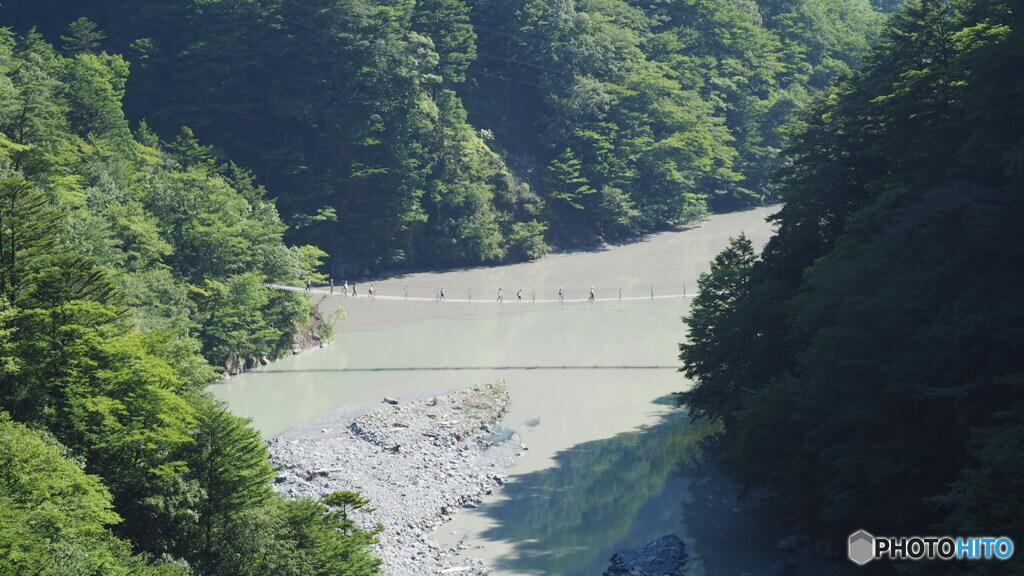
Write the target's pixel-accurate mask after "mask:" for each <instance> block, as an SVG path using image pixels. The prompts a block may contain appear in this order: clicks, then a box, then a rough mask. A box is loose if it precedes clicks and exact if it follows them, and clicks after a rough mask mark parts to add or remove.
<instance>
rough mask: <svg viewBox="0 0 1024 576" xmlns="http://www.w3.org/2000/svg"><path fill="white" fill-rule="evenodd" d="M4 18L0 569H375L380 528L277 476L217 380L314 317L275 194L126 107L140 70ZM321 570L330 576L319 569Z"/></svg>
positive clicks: (351, 500)
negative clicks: (296, 289)
mask: <svg viewBox="0 0 1024 576" xmlns="http://www.w3.org/2000/svg"><path fill="white" fill-rule="evenodd" d="M77 40H78V41H80V43H79V44H78V45H75V44H74V43H73V42H71V43H69V44H71V45H70V46H69V49H68V50H67V51H66V54H65V55H61V54H60V53H58V52H57V51H56V50H55V49H54V48H53V47H52V46H51V45H49V44H47V43H46V42H45V41H43V39H42V38H41V37H40V36H39V35H38V34H34V33H32V34H27V35H24V36H18V35H15V34H13V33H11V32H10V31H9V30H7V29H5V30H3V31H2V32H0V574H47V575H49V574H52V575H65V574H90V575H91V574H104V575H122V574H152V575H157V574H159V575H166V576H170V575H182V576H184V575H185V574H197V575H198V574H209V575H211V576H212V575H214V574H218V575H219V574H274V575H284V574H293V575H296V576H298V575H303V576H305V575H308V574H310V573H328V572H329V573H346V574H375V573H377V572H378V568H377V567H378V566H379V561H378V560H377V559H375V558H374V557H373V556H372V555H371V554H370V552H369V547H368V544H369V542H370V541H371V540H372V539H373V534H372V533H369V532H366V531H362V530H358V529H356V528H355V526H354V524H352V522H351V521H350V520H349V519H348V517H347V516H346V511H348V512H351V511H352V506H354V505H355V504H359V502H360V501H359V500H358V498H355V497H354V496H353V495H348V496H345V495H341V496H337V497H336V498H338V499H340V500H335V501H334V502H335V504H338V503H343V502H344V503H347V504H348V505H349V507H347V508H345V507H343V508H341V509H340V510H336V511H329V510H328V509H327V507H326V506H324V505H322V504H320V503H317V502H311V501H291V500H287V501H286V500H285V499H283V498H282V497H279V496H276V495H275V494H274V492H273V491H272V490H271V488H270V481H271V479H272V477H273V469H272V467H271V466H270V463H269V462H268V460H267V451H266V447H265V446H264V444H263V442H262V439H261V438H260V436H259V434H258V433H257V432H256V431H255V430H253V429H252V428H250V427H249V426H248V425H247V423H246V422H245V421H243V420H241V419H239V418H236V417H234V416H232V415H231V414H229V413H228V412H227V411H226V409H225V408H224V407H223V406H222V405H220V404H219V403H218V402H216V401H214V400H213V399H212V398H211V397H209V396H207V395H206V394H205V392H204V390H205V388H206V386H207V385H208V384H209V383H210V382H211V381H212V380H213V378H214V377H215V376H216V375H217V373H218V372H219V371H218V370H215V369H214V368H213V367H211V365H210V363H208V360H209V362H212V363H213V364H216V365H221V366H223V365H224V364H225V363H228V364H231V363H237V362H238V361H239V360H240V359H246V358H259V357H263V356H270V357H276V356H278V355H280V353H281V352H283V351H285V350H287V349H290V348H291V347H292V343H293V340H294V336H295V333H296V331H297V330H298V329H299V327H300V326H302V325H303V324H305V323H306V322H308V321H309V319H310V314H311V308H312V303H310V302H309V301H308V300H307V299H306V298H305V297H304V296H297V295H294V294H290V293H289V294H285V293H271V292H270V291H268V290H265V289H263V288H262V287H261V286H260V283H261V282H265V281H275V282H283V283H290V284H298V283H299V282H301V281H302V280H303V279H305V278H308V277H310V275H311V274H313V270H314V268H316V267H317V265H318V258H320V257H322V256H323V253H322V252H320V251H319V250H317V249H315V248H312V247H308V246H306V247H289V246H287V245H285V244H284V242H283V241H282V235H283V233H284V230H285V226H284V224H283V223H282V222H281V220H280V218H279V217H278V214H277V211H276V209H275V208H274V205H273V203H271V202H269V201H267V200H265V199H264V198H263V190H262V189H260V188H258V187H255V186H254V185H253V184H252V181H251V178H250V176H249V175H248V174H247V173H246V172H245V171H242V170H240V169H238V168H237V167H236V166H233V165H223V164H220V163H218V162H217V161H215V160H214V158H213V156H212V155H211V153H210V152H209V150H208V149H207V148H204V147H203V146H202V145H200V144H199V142H198V141H196V139H195V138H193V137H192V135H191V133H190V132H189V131H187V130H184V131H182V132H181V133H179V135H178V136H177V137H176V138H175V139H174V140H173V141H172V142H170V143H168V144H160V143H159V141H158V140H157V138H156V137H155V136H154V135H153V133H152V132H151V131H149V130H148V128H145V127H141V128H140V129H139V130H138V131H137V132H136V133H135V134H134V135H133V134H132V133H131V132H130V131H129V127H128V122H127V121H126V119H125V116H124V113H123V112H122V108H121V98H122V97H123V96H124V93H125V92H124V91H125V85H126V79H127V73H128V68H129V67H128V65H127V63H126V62H125V61H124V60H123V59H122V58H121V57H120V56H116V55H110V54H108V53H106V52H94V51H92V50H91V49H89V48H90V47H89V46H88V45H87V43H86V42H85V40H86V38H84V37H78V38H77ZM318 570H320V572H317V571H318Z"/></svg>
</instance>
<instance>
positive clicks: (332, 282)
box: [331, 278, 334, 295]
mask: <svg viewBox="0 0 1024 576" xmlns="http://www.w3.org/2000/svg"><path fill="white" fill-rule="evenodd" d="M333 294H334V278H331V295H333Z"/></svg>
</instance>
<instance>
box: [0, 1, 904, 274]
mask: <svg viewBox="0 0 1024 576" xmlns="http://www.w3.org/2000/svg"><path fill="white" fill-rule="evenodd" d="M889 4H892V2H878V3H877V5H872V3H870V2H869V1H868V0H771V1H769V0H761V1H754V0H739V1H737V0H675V1H672V2H663V1H657V0H654V1H651V0H635V1H633V2H627V1H624V0H583V1H580V2H574V1H573V0H559V1H554V2H552V1H548V0H422V1H420V2H415V1H413V0H387V1H385V2H370V1H368V0H344V1H341V2H339V1H334V0H332V1H327V0H295V1H293V0H287V1H286V0H243V1H235V0H233V1H230V2H229V1H223V0H214V1H204V2H195V1H192V0H169V1H165V2H148V1H145V0H109V1H104V2H98V1H94V2H82V1H80V0H53V1H49V2H16V3H5V4H3V5H2V6H0V19H2V21H3V22H5V23H8V24H10V25H14V26H17V27H18V29H22V30H24V29H28V28H29V27H33V26H35V27H38V29H39V30H40V31H42V32H43V33H44V34H45V35H46V36H47V37H48V38H50V39H51V40H53V41H54V42H60V43H62V44H64V45H68V46H71V45H75V46H79V48H77V49H86V50H93V51H95V50H99V49H107V50H109V51H112V52H117V53H120V54H124V55H125V57H126V59H127V60H128V61H130V62H131V65H132V74H131V76H130V77H129V80H128V88H129V90H128V93H127V96H126V107H127V110H128V115H129V117H131V118H133V119H135V120H138V119H142V118H145V119H146V120H147V121H148V122H149V124H150V126H152V127H153V128H154V129H155V130H156V131H157V133H158V134H160V135H161V136H163V137H164V138H169V137H170V135H173V134H175V133H176V132H177V131H178V129H179V127H180V126H182V125H187V126H190V127H191V128H192V129H193V130H194V131H195V134H197V135H198V137H199V138H201V139H202V140H203V141H205V142H209V143H212V144H213V145H215V147H216V150H217V152H218V153H219V154H221V155H224V156H225V157H230V158H231V159H233V160H235V161H236V162H238V163H239V164H241V165H243V166H245V167H246V168H248V169H251V170H252V171H253V172H254V175H255V181H256V182H257V183H258V184H261V185H263V186H265V187H266V188H267V189H268V190H269V191H270V193H271V194H272V195H273V196H274V197H276V198H277V200H278V206H279V208H280V209H281V211H282V213H283V214H284V216H285V221H286V222H288V223H289V224H291V225H292V230H291V232H290V236H289V237H290V239H291V240H292V241H295V242H297V243H308V244H312V245H316V246H318V247H320V248H322V249H324V250H325V251H327V252H328V253H329V254H330V255H331V258H332V264H333V266H334V270H336V271H341V270H351V271H356V272H358V271H362V270H365V269H376V268H380V267H384V266H395V265H417V266H423V265H434V266H436V265H451V264H467V263H488V262H500V261H505V260H515V259H524V258H532V257H536V256H537V255H539V254H542V253H543V252H544V251H546V250H547V249H548V244H550V243H552V242H554V243H556V244H560V245H566V244H580V243H584V244H585V243H592V242H595V241H597V240H600V239H604V240H614V239H618V238H623V237H628V236H630V235H634V234H636V233H639V232H644V231H649V230H653V229H656V228H658V227H661V226H664V225H666V224H670V223H674V222H680V221H683V220H686V219H689V218H693V217H695V216H698V215H700V214H702V213H704V212H705V211H706V210H708V208H709V207H710V208H712V209H716V210H718V209H731V208H738V207H742V206H746V205H749V204H752V203H758V202H761V201H763V200H765V199H772V198H774V194H773V192H772V189H771V186H770V185H769V181H768V175H769V173H770V172H771V171H772V170H773V169H774V168H776V167H778V166H780V165H783V164H784V163H785V159H784V158H783V157H782V156H781V155H780V153H779V150H780V149H781V148H782V147H783V146H784V145H785V144H786V142H787V141H788V139H789V134H790V133H791V132H792V130H793V127H794V124H793V119H794V112H795V111H797V110H799V109H801V108H802V107H804V106H805V105H806V104H807V103H808V102H810V100H811V99H812V98H813V97H814V96H815V95H817V94H818V93H820V92H821V91H822V90H823V89H824V88H826V87H828V86H830V85H831V84H832V83H834V82H835V80H836V79H837V78H838V77H840V76H841V75H842V74H845V73H847V72H848V71H849V70H850V69H853V68H856V67H858V66H859V64H860V61H861V59H862V57H863V55H864V54H866V52H867V50H868V48H869V46H870V44H871V43H872V42H873V40H874V37H875V34H876V31H877V27H878V25H879V24H880V23H881V21H882V17H881V15H880V14H881V13H882V12H884V11H887V10H890V9H891V6H889ZM80 17H86V18H89V19H90V20H91V23H90V22H86V21H78V22H77V23H76V24H74V26H73V27H72V28H73V30H71V31H69V29H68V25H69V23H72V22H75V21H76V19H78V18H80ZM60 36H63V37H64V38H65V39H66V40H60V39H59V37H60ZM467 111H468V112H467Z"/></svg>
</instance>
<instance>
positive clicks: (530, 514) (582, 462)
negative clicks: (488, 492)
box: [481, 396, 850, 576]
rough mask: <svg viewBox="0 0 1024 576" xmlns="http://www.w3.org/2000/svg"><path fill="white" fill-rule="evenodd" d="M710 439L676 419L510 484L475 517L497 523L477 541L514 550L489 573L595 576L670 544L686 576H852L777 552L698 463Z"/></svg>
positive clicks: (704, 463)
mask: <svg viewBox="0 0 1024 576" xmlns="http://www.w3.org/2000/svg"><path fill="white" fill-rule="evenodd" d="M668 398H672V397H671V396H669V397H667V398H666V400H667V399H668ZM711 432H712V430H711V429H710V427H709V426H707V425H703V424H699V423H698V424H692V423H690V421H689V418H688V417H687V416H686V415H685V413H684V412H682V411H673V412H671V413H669V414H667V415H666V416H664V417H663V418H662V420H661V421H660V422H659V423H657V424H654V425H652V426H648V427H645V428H641V429H638V430H635V431H631V432H626V433H622V434H619V435H617V436H614V437H612V438H608V439H604V440H596V441H592V442H586V443H583V444H579V445H577V446H574V447H573V448H571V449H569V450H565V451H562V452H560V453H558V454H557V455H556V456H555V465H554V466H553V467H549V468H546V469H543V470H539V471H536V472H532V473H528V474H525V475H522V476H516V477H513V478H512V480H510V482H509V483H508V484H506V485H505V487H504V488H503V489H502V491H503V495H504V496H505V498H502V499H501V500H499V501H497V502H493V503H489V504H488V505H486V506H484V507H482V508H481V512H483V513H484V514H485V515H487V516H488V517H490V518H491V519H493V520H494V521H495V525H494V526H493V527H492V528H489V529H488V530H486V531H485V532H484V533H483V534H482V536H483V537H484V538H485V539H487V540H493V541H503V542H507V543H510V544H511V545H512V550H511V551H510V552H509V553H508V554H507V555H506V556H503V557H501V558H498V559H496V560H495V561H494V567H495V568H496V569H498V570H499V571H500V572H501V573H515V574H535V575H545V576H593V575H594V574H601V573H603V572H604V570H606V569H607V568H608V565H609V558H610V557H611V555H612V554H613V553H615V552H617V551H619V550H623V549H629V548H636V547H639V546H642V545H644V544H646V543H648V542H650V541H652V540H654V539H656V538H660V537H661V536H664V535H666V534H676V535H678V536H679V537H680V538H682V539H683V541H684V542H685V544H686V547H687V553H688V555H689V559H688V565H687V572H686V573H687V574H688V575H692V576H711V575H713V576H739V575H740V574H742V573H745V572H748V571H761V570H766V569H768V568H770V567H771V566H772V565H774V564H776V563H793V564H796V565H797V567H798V571H797V574H806V575H810V574H814V575H818V576H825V575H829V576H835V575H846V574H850V570H849V568H850V566H848V565H846V564H848V563H846V564H844V563H842V562H838V561H834V560H824V559H818V558H806V557H797V556H793V555H789V554H785V553H782V552H779V551H778V550H776V549H775V546H774V545H775V542H776V541H777V540H778V538H780V537H781V535H782V533H781V531H780V530H779V529H778V528H777V527H776V526H775V525H773V523H771V522H769V521H768V520H766V519H765V518H763V517H761V516H759V515H758V514H757V513H756V511H755V509H754V506H753V505H751V504H749V503H743V502H740V501H739V500H738V499H737V490H736V488H735V487H734V485H733V484H732V483H731V482H730V481H729V480H728V479H727V478H726V477H725V475H724V474H723V473H722V471H721V470H720V469H719V468H718V467H717V466H715V465H714V464H713V463H712V462H711V461H710V459H709V458H707V457H704V456H702V451H701V448H700V441H701V440H702V439H704V438H706V437H707V436H708V435H709V434H710V433H711Z"/></svg>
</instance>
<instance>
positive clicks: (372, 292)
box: [370, 282, 377, 298]
mask: <svg viewBox="0 0 1024 576" xmlns="http://www.w3.org/2000/svg"><path fill="white" fill-rule="evenodd" d="M376 297H377V289H376V288H374V287H373V283H372V282H371V283H370V298H376Z"/></svg>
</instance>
